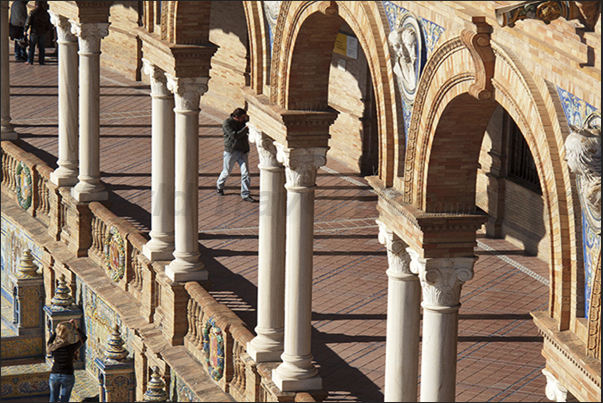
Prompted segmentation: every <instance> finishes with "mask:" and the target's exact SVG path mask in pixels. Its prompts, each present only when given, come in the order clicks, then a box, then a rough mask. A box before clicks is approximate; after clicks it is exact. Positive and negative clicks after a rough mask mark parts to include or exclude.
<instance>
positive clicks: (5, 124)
mask: <svg viewBox="0 0 603 403" xmlns="http://www.w3.org/2000/svg"><path fill="white" fill-rule="evenodd" d="M0 18H1V19H2V25H1V26H0V34H1V35H0V41H2V42H1V43H2V46H0V48H2V52H1V53H0V64H1V65H0V69H1V71H0V73H1V74H2V76H1V77H0V80H1V81H0V83H1V85H2V89H1V92H2V95H1V96H2V98H1V102H2V105H1V110H2V117H1V119H2V132H1V134H2V140H3V141H4V140H16V139H17V138H18V136H17V132H15V130H14V129H13V125H12V124H11V123H10V121H11V119H10V67H9V64H8V48H9V44H8V1H2V2H1V3H0Z"/></svg>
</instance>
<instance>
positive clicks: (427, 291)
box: [409, 249, 477, 310]
mask: <svg viewBox="0 0 603 403" xmlns="http://www.w3.org/2000/svg"><path fill="white" fill-rule="evenodd" d="M409 253H410V256H411V259H412V262H411V270H412V271H413V273H417V274H418V275H419V279H420V280H421V287H422V288H423V304H422V305H423V308H427V309H435V310H442V309H458V307H459V305H460V299H461V288H462V286H463V284H465V283H466V282H467V281H469V280H471V279H472V278H473V275H474V272H473V266H474V265H475V262H476V261H477V257H456V258H435V259H425V258H419V254H418V253H417V252H415V251H413V250H412V249H410V250H409Z"/></svg>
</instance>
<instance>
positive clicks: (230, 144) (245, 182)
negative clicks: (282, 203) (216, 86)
mask: <svg viewBox="0 0 603 403" xmlns="http://www.w3.org/2000/svg"><path fill="white" fill-rule="evenodd" d="M248 121H249V116H247V111H246V110H245V109H243V108H237V109H235V110H234V112H232V113H231V114H230V117H229V118H228V119H226V120H225V121H224V123H223V124H222V131H223V132H224V163H223V167H222V172H221V173H220V177H219V178H218V183H217V184H216V187H217V193H218V194H219V195H220V196H224V184H225V183H226V179H228V176H229V175H230V173H231V172H232V169H233V168H234V165H235V164H236V163H238V164H239V167H240V168H241V197H242V198H243V200H244V201H248V202H255V201H256V200H255V199H254V198H253V197H251V195H250V194H249V185H250V182H251V181H250V179H249V128H247V122H248Z"/></svg>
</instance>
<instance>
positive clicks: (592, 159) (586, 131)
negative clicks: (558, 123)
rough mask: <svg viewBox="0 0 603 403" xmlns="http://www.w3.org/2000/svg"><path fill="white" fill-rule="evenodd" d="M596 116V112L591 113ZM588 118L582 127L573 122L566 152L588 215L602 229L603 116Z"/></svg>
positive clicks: (593, 223)
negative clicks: (602, 157)
mask: <svg viewBox="0 0 603 403" xmlns="http://www.w3.org/2000/svg"><path fill="white" fill-rule="evenodd" d="M591 116H592V115H591ZM589 120H590V119H587V123H585V124H584V125H583V126H582V127H577V126H574V125H570V128H571V130H572V132H571V133H570V135H569V136H568V137H567V139H566V140H565V153H566V159H567V164H568V166H569V168H570V170H571V171H572V172H573V173H575V174H576V175H578V180H579V190H580V193H581V196H582V197H583V199H584V202H585V204H586V208H587V210H588V211H587V212H586V213H587V217H589V218H591V219H594V220H595V221H598V222H591V224H592V225H593V226H594V227H595V228H597V229H598V231H599V232H600V229H601V116H600V113H599V114H598V117H596V118H595V119H594V120H590V122H589Z"/></svg>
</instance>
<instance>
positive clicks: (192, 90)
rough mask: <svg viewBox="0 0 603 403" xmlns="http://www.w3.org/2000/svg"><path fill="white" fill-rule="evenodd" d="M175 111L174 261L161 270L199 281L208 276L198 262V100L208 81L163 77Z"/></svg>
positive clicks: (172, 276) (183, 279) (205, 89)
mask: <svg viewBox="0 0 603 403" xmlns="http://www.w3.org/2000/svg"><path fill="white" fill-rule="evenodd" d="M166 77H167V79H168V81H167V83H168V88H169V89H170V90H171V91H172V92H173V93H174V96H175V105H176V108H175V109H174V112H175V113H176V146H175V147H176V155H175V158H176V173H175V176H176V178H175V200H174V207H175V209H174V216H175V222H174V241H175V242H174V247H175V251H174V258H175V259H174V260H173V261H172V262H171V263H170V264H169V265H167V266H166V267H165V274H166V275H167V276H168V277H169V278H170V279H171V280H172V281H178V282H180V281H203V280H207V278H208V273H207V270H205V269H204V266H203V263H201V261H200V260H199V257H200V253H199V213H198V204H199V100H200V98H201V95H202V94H203V93H204V92H205V91H207V81H208V77H203V78H178V77H173V76H171V75H169V74H166Z"/></svg>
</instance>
